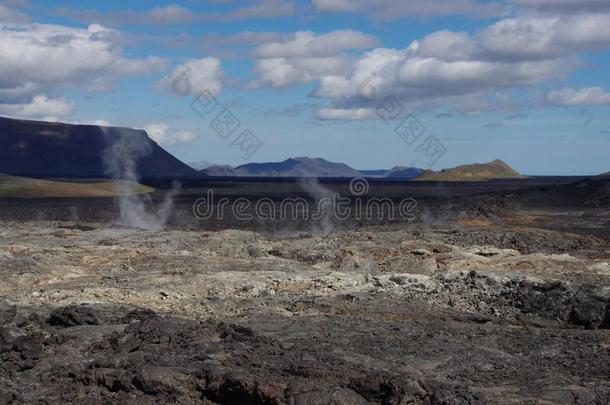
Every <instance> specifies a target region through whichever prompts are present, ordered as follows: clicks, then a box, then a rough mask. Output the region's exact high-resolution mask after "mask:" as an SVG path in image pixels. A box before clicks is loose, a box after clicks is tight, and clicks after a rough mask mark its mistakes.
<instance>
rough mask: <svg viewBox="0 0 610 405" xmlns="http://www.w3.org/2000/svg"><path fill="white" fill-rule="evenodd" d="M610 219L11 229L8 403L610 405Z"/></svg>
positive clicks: (0, 242)
mask: <svg viewBox="0 0 610 405" xmlns="http://www.w3.org/2000/svg"><path fill="white" fill-rule="evenodd" d="M557 218H560V220H558V219H557ZM609 219H610V215H609V213H608V211H607V209H604V208H603V207H602V208H599V207H596V208H595V209H588V210H587V211H578V210H577V211H565V210H564V211H561V212H560V211H553V212H550V211H547V212H543V211H541V210H538V209H531V210H529V211H524V210H520V211H518V212H517V211H514V212H510V213H508V214H507V213H504V214H503V215H502V216H501V217H500V216H497V215H487V216H486V215H472V216H466V217H462V218H454V219H451V220H450V221H443V222H439V223H431V222H430V221H424V222H418V223H414V224H411V225H410V226H405V225H396V226H378V227H362V228H359V229H355V230H346V231H341V232H337V233H332V234H329V235H310V234H291V235H288V236H287V235H280V234H269V233H267V234H260V233H256V232H253V231H246V230H221V231H204V230H184V229H178V228H175V229H168V230H164V231H140V230H133V229H125V228H121V227H117V226H113V225H108V224H99V223H87V224H83V223H80V224H77V223H74V222H43V221H32V222H23V221H17V222H11V221H4V222H2V223H0V236H1V238H0V279H1V281H2V282H1V283H0V325H1V326H0V359H1V363H0V403H13V402H17V403H66V402H75V403H88V404H90V403H136V404H139V403H142V404H148V403H168V402H169V403H202V404H206V403H207V404H212V403H223V404H225V403H226V404H249V403H252V404H361V403H362V404H364V403H377V404H408V403H422V404H440V403H447V404H453V403H464V404H471V403H473V404H474V403H548V404H555V403H566V404H571V403H582V404H584V403H598V404H607V403H609V402H610V378H609V376H610V243H609V241H608V239H607V238H606V237H604V235H607V228H606V230H605V231H604V224H607V223H608V220H609Z"/></svg>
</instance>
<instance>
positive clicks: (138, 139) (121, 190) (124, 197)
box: [102, 127, 180, 230]
mask: <svg viewBox="0 0 610 405" xmlns="http://www.w3.org/2000/svg"><path fill="white" fill-rule="evenodd" d="M102 131H104V133H105V134H106V136H107V137H108V141H109V145H108V147H107V148H106V150H105V151H104V154H103V163H104V172H105V173H106V175H108V176H110V177H111V178H112V179H114V180H117V181H116V182H115V187H116V197H115V198H116V200H117V203H118V206H119V210H120V219H119V222H120V223H121V224H122V225H125V226H128V227H132V228H140V229H146V230H159V229H162V228H163V227H164V226H165V224H166V223H167V220H168V218H169V216H170V215H171V212H172V209H173V207H174V197H175V196H176V194H177V193H178V192H179V188H180V185H179V184H178V183H177V182H174V184H173V185H172V190H171V191H170V192H169V193H168V194H167V195H166V196H165V198H164V200H163V202H162V203H161V205H160V206H159V207H158V208H157V209H154V207H152V205H153V204H152V199H151V197H150V196H149V195H147V194H139V190H138V187H139V184H138V181H139V180H140V177H139V175H138V162H139V161H140V160H141V159H142V158H145V157H146V156H148V155H150V154H151V153H152V152H153V146H152V145H153V144H152V142H151V141H150V139H149V138H148V137H147V136H146V135H145V134H143V133H134V132H132V131H129V133H127V132H128V131H124V130H121V129H119V128H104V127H102Z"/></svg>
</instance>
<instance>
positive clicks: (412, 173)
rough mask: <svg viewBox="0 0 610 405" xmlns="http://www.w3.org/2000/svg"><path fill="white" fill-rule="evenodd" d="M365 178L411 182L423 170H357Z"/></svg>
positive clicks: (401, 167)
mask: <svg viewBox="0 0 610 405" xmlns="http://www.w3.org/2000/svg"><path fill="white" fill-rule="evenodd" d="M359 171H360V173H362V175H363V176H365V177H376V178H385V179H402V180H411V179H413V178H415V177H417V176H419V175H420V174H421V173H422V172H423V171H424V170H423V169H419V168H417V167H405V166H394V167H393V168H391V169H390V170H387V169H381V170H359Z"/></svg>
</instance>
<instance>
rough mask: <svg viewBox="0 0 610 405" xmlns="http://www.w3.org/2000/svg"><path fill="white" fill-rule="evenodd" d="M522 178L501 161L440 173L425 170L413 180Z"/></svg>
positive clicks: (459, 167) (461, 167)
mask: <svg viewBox="0 0 610 405" xmlns="http://www.w3.org/2000/svg"><path fill="white" fill-rule="evenodd" d="M519 177H523V176H521V175H520V174H519V173H518V172H516V171H515V170H513V169H512V168H511V167H510V166H509V165H507V164H506V163H504V162H503V161H501V160H494V161H493V162H489V163H474V164H470V165H463V166H458V167H454V168H451V169H443V170H441V171H440V172H436V171H433V170H426V171H424V172H423V173H422V174H421V175H419V176H417V177H416V178H415V180H426V181H480V180H491V179H500V178H519Z"/></svg>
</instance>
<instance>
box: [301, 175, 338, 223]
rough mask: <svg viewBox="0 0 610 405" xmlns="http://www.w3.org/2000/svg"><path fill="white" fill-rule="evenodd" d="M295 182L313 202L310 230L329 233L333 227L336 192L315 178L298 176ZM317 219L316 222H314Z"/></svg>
mask: <svg viewBox="0 0 610 405" xmlns="http://www.w3.org/2000/svg"><path fill="white" fill-rule="evenodd" d="M297 184H298V185H299V186H300V187H301V189H302V190H303V191H304V192H306V193H307V194H308V195H309V197H311V198H312V199H313V200H314V202H315V204H314V207H315V208H314V209H313V211H314V215H315V217H312V218H311V219H312V221H311V229H310V232H311V233H312V234H313V235H320V234H321V235H330V234H331V233H332V232H333V230H334V229H335V223H334V221H333V219H334V202H335V198H336V194H335V193H334V192H333V191H332V190H330V189H328V188H326V187H324V186H322V185H321V184H320V181H319V180H318V179H317V178H303V179H301V178H299V179H297ZM316 221H318V224H316V223H315V222H316Z"/></svg>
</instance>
